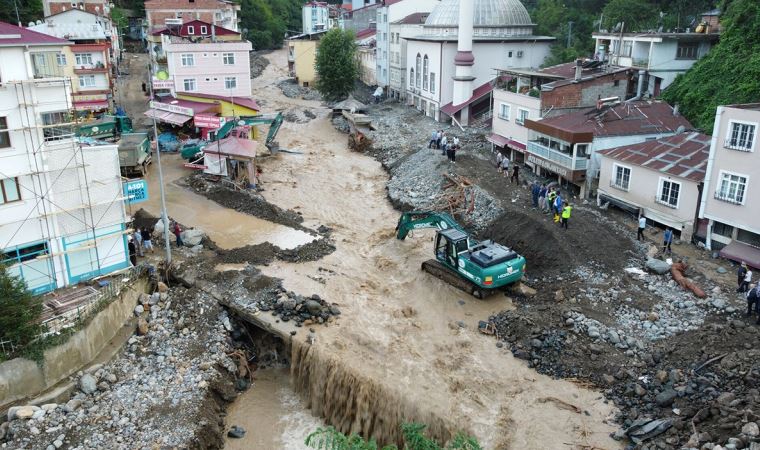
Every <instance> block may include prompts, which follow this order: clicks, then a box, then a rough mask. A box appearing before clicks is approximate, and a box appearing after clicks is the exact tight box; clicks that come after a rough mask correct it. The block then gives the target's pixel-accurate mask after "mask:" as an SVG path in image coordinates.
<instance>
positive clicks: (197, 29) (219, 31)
mask: <svg viewBox="0 0 760 450" xmlns="http://www.w3.org/2000/svg"><path fill="white" fill-rule="evenodd" d="M202 26H203V27H206V30H207V31H206V33H201V27H202ZM188 27H193V32H192V33H189V31H190V30H189V29H188ZM214 33H215V34H216V35H217V36H229V35H234V34H237V35H239V34H240V33H239V32H237V31H233V30H230V29H227V28H224V27H220V26H219V25H214ZM151 34H152V35H153V36H160V35H162V34H173V35H175V36H211V24H210V23H208V22H204V21H202V20H192V21H190V22H185V23H183V24H182V26H181V27H180V28H179V30H177V29H176V28H174V29H172V28H164V29H163V30H158V31H154V32H153V33H151Z"/></svg>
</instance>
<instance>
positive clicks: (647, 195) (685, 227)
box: [599, 156, 699, 241]
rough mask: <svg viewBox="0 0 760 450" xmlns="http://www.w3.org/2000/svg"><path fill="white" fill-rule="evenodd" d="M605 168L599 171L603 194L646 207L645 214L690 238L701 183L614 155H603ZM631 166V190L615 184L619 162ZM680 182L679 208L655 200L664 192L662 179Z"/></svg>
mask: <svg viewBox="0 0 760 450" xmlns="http://www.w3.org/2000/svg"><path fill="white" fill-rule="evenodd" d="M601 163H602V168H601V171H600V173H599V193H600V194H605V195H608V196H610V197H613V198H616V199H619V200H622V201H624V202H626V203H628V204H631V205H634V206H637V207H639V208H643V209H644V216H646V217H647V218H648V219H650V220H653V221H655V222H657V223H660V224H662V225H666V226H669V227H671V228H672V229H673V230H674V231H676V232H678V231H680V232H681V239H684V240H687V241H688V240H690V239H691V233H692V229H693V226H694V216H695V214H696V211H697V199H698V197H699V189H698V187H697V183H695V182H694V181H691V180H687V179H685V178H679V177H673V176H670V175H668V174H664V173H662V172H659V171H656V170H651V169H647V168H645V167H641V166H636V165H633V164H626V163H625V162H619V161H616V160H614V159H612V158H608V157H604V156H602V158H601ZM616 164H617V165H620V166H623V167H626V168H629V169H631V180H630V185H629V186H630V187H629V189H628V190H627V191H626V190H623V189H620V188H616V187H613V186H611V182H612V181H613V180H614V176H615V175H614V170H615V165H616ZM663 179H664V180H668V181H675V182H677V183H680V185H681V189H680V191H679V198H678V207H676V208H671V207H669V206H666V205H663V204H661V203H658V202H656V201H655V198H657V197H658V195H659V194H660V189H661V186H662V180H663Z"/></svg>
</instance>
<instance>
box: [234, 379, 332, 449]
mask: <svg viewBox="0 0 760 450" xmlns="http://www.w3.org/2000/svg"><path fill="white" fill-rule="evenodd" d="M254 378H255V379H254V382H253V385H252V386H251V388H250V389H249V390H248V391H246V392H245V393H243V394H242V395H241V396H240V397H238V399H237V400H236V401H235V403H234V404H233V405H232V407H230V409H229V410H228V411H227V418H226V424H227V428H229V427H231V426H232V425H238V426H242V427H243V428H244V429H245V430H246V434H245V436H244V437H243V438H242V439H233V438H229V437H227V438H225V439H226V442H225V445H224V448H225V449H227V450H253V449H262V450H263V449H281V450H306V449H308V448H309V447H307V446H306V445H304V440H305V439H306V436H308V435H309V434H310V433H311V432H313V431H314V430H316V429H317V428H318V427H321V426H324V425H325V424H324V422H322V420H320V419H318V418H316V417H313V416H312V415H311V414H310V413H309V411H308V410H307V409H306V408H305V406H304V403H303V400H301V398H300V397H299V396H298V394H296V393H295V392H294V391H293V388H292V387H291V386H290V382H289V380H290V378H289V370H288V369H265V370H259V371H258V372H256V375H255V377H254Z"/></svg>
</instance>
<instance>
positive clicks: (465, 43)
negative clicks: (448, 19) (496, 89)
mask: <svg viewBox="0 0 760 450" xmlns="http://www.w3.org/2000/svg"><path fill="white" fill-rule="evenodd" d="M474 11H475V0H459V35H458V39H457V55H456V57H454V65H455V66H456V71H455V72H454V73H455V75H454V100H453V101H452V104H453V105H461V104H462V103H464V102H466V101H467V100H468V99H469V98H470V97H471V96H472V82H473V80H475V77H474V76H472V66H473V64H475V57H474V56H473V55H472V22H473V17H474V15H475V14H474ZM465 112H466V111H463V117H464V113H465Z"/></svg>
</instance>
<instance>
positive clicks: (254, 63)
mask: <svg viewBox="0 0 760 450" xmlns="http://www.w3.org/2000/svg"><path fill="white" fill-rule="evenodd" d="M268 65H269V60H268V59H267V58H265V57H264V55H262V54H260V53H258V52H251V78H252V79H253V78H257V77H259V76H261V74H262V73H263V72H264V69H266V68H267V66H268Z"/></svg>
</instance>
